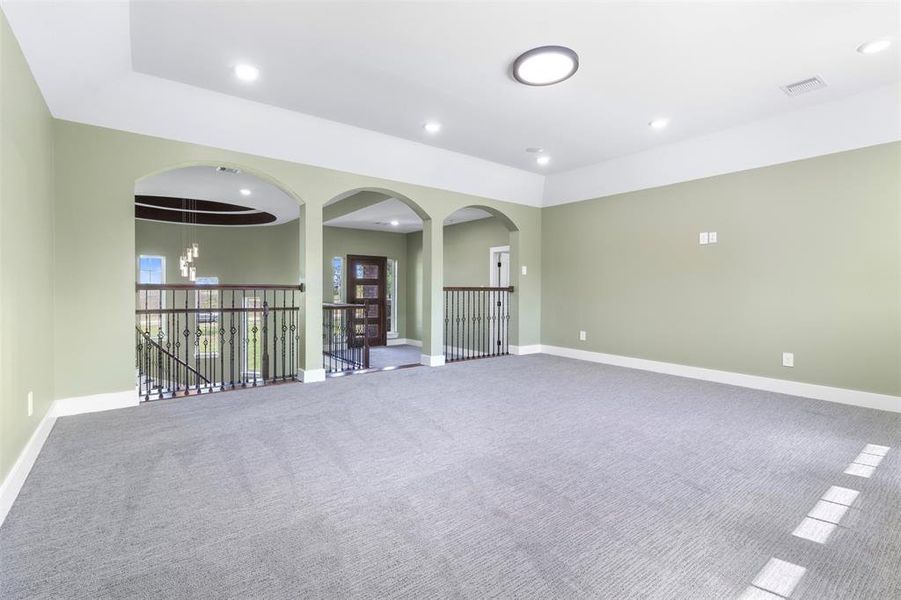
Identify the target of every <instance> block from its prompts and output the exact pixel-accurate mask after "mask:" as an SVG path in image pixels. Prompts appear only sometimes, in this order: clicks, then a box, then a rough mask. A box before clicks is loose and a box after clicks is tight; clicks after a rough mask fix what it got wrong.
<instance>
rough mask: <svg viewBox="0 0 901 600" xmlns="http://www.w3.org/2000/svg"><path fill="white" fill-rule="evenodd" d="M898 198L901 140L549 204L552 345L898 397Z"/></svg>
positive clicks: (546, 313) (546, 291) (548, 340)
mask: <svg viewBox="0 0 901 600" xmlns="http://www.w3.org/2000/svg"><path fill="white" fill-rule="evenodd" d="M899 204H901V144H899V143H895V144H887V145H882V146H876V147H871V148H865V149H862V150H855V151H851V152H843V153H839V154H833V155H829V156H822V157H818V158H813V159H809V160H803V161H799V162H792V163H787V164H782V165H778V166H773V167H766V168H761V169H754V170H750V171H745V172H741V173H733V174H729V175H723V176H719V177H712V178H709V179H702V180H698V181H692V182H688V183H681V184H677V185H671V186H666V187H661V188H656V189H650V190H644V191H639V192H633V193H628V194H621V195H617V196H611V197H606V198H601V199H596V200H590V201H586V202H579V203H574V204H566V205H563V206H557V207H553V208H548V209H545V210H544V211H543V213H542V238H543V241H542V248H543V256H542V273H543V286H542V311H541V314H542V319H543V320H542V335H541V338H542V343H544V344H550V345H557V346H567V347H571V348H578V349H583V350H591V351H597V352H605V353H610V354H618V355H625V356H633V357H639V358H645V359H652V360H658V361H665V362H672V363H680V364H685V365H694V366H700V367H708V368H712V369H722V370H726V371H734V372H739V373H748V374H753V375H762V376H766V377H774V378H780V379H791V380H797V381H803V382H810V383H817V384H823V385H828V386H837V387H842V388H851V389H857V390H866V391H872V392H881V393H886V394H894V395H898V394H899V393H901V380H899V377H901V375H899V373H901V348H899V344H901V339H899V335H901V334H899V326H901V315H899V311H901V296H899V294H901V292H899V289H901V272H899V271H901V244H899V231H901V226H899V225H901V219H899V211H901V207H899ZM702 231H716V232H717V233H718V239H719V242H718V243H717V244H715V245H707V246H701V245H699V244H698V234H699V233H700V232H702ZM579 330H585V331H587V332H588V340H587V341H586V342H579V341H578V332H579ZM783 351H786V352H794V353H795V367H794V368H785V367H782V366H781V358H782V352H783Z"/></svg>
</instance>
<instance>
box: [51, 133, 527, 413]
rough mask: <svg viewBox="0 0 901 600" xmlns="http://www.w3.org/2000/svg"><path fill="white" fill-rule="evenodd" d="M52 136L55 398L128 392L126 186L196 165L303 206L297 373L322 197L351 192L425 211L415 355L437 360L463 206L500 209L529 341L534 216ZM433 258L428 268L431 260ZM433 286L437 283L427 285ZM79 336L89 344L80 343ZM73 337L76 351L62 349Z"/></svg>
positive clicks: (108, 139) (163, 143) (337, 179)
mask: <svg viewBox="0 0 901 600" xmlns="http://www.w3.org/2000/svg"><path fill="white" fill-rule="evenodd" d="M54 126H55V129H54V136H55V140H54V141H55V152H56V156H55V164H56V190H57V194H56V222H55V226H56V235H55V242H56V253H55V259H56V272H55V285H56V295H57V297H58V298H64V299H65V302H60V303H58V304H57V307H56V317H57V318H56V323H57V327H56V331H55V336H54V339H53V348H54V356H55V360H56V369H55V373H54V379H55V385H56V389H55V393H56V396H57V397H60V398H66V397H71V396H83V395H88V394H97V393H103V392H115V391H123V390H128V389H132V388H133V387H134V381H133V377H134V357H133V356H132V352H133V346H134V339H133V333H132V332H133V317H134V315H133V312H132V311H133V307H134V269H135V266H134V248H135V237H134V236H135V228H134V213H133V200H132V198H133V193H134V185H135V181H136V180H137V179H140V178H142V177H145V176H147V175H151V174H154V173H157V172H160V171H164V170H167V169H172V168H177V167H182V166H188V165H196V164H209V165H222V164H226V165H233V166H236V167H238V168H241V169H243V170H244V171H245V172H249V173H253V174H256V175H258V176H261V177H263V178H264V179H267V180H270V181H272V182H273V183H275V184H277V185H280V186H281V187H282V188H283V189H285V190H286V191H287V192H288V193H289V194H292V195H294V196H295V197H297V198H299V199H300V201H302V202H304V204H303V206H302V207H301V218H300V220H299V221H298V229H299V230H300V239H301V240H302V243H301V248H300V258H299V264H300V271H301V281H302V282H304V283H305V284H306V286H307V294H305V295H304V310H303V319H304V323H303V329H304V331H305V337H306V341H307V346H306V350H305V352H304V355H303V356H302V357H301V365H302V367H303V368H304V369H308V370H311V369H320V368H321V337H322V336H321V332H322V310H321V300H322V297H323V289H322V286H323V282H324V279H325V278H324V275H323V267H324V255H323V249H322V237H323V225H322V209H323V206H324V205H325V204H326V203H328V202H329V201H330V200H331V199H333V198H335V197H338V196H339V195H342V194H346V193H348V192H351V191H353V190H371V191H381V192H385V193H388V194H390V195H391V196H394V197H400V198H406V199H409V200H411V201H412V202H414V203H415V204H416V205H417V206H418V207H419V208H420V210H421V211H422V212H423V213H425V216H426V220H425V222H424V227H425V234H424V236H423V237H424V239H425V240H426V244H425V245H424V246H423V251H422V254H423V256H422V272H423V276H422V277H423V294H422V296H423V297H422V303H421V307H422V308H421V310H422V312H423V314H422V320H423V322H425V323H428V327H424V328H423V331H422V336H421V337H422V339H423V344H424V353H428V354H431V355H436V354H440V353H441V351H442V341H441V339H440V337H439V336H440V334H441V333H442V329H443V307H442V306H441V303H442V301H443V298H442V292H441V285H440V282H441V281H443V278H442V271H443V261H442V260H441V259H440V257H441V256H442V254H443V227H442V226H441V224H442V223H443V222H444V219H445V218H446V217H447V216H448V215H449V214H451V213H453V212H454V211H456V210H458V209H459V208H463V207H465V206H482V207H487V208H489V209H492V210H498V211H501V212H503V213H504V214H506V215H507V216H508V217H509V218H510V219H512V220H513V222H515V223H516V224H517V226H518V227H519V231H518V232H517V235H516V238H517V239H516V248H517V250H515V251H514V259H513V261H514V264H516V260H518V259H517V258H516V256H515V255H516V252H519V253H520V255H519V259H520V260H521V261H522V262H523V263H525V264H528V265H529V275H528V277H522V278H520V277H519V276H518V270H514V285H516V286H517V294H516V295H517V296H518V298H517V300H516V302H517V303H518V306H516V307H515V310H517V311H519V312H517V313H516V314H517V315H518V318H519V323H518V336H519V338H521V339H522V340H523V341H522V342H521V343H527V344H537V343H538V341H539V340H538V335H539V327H538V323H539V316H540V299H539V294H540V282H541V270H540V221H541V216H540V210H539V209H537V208H533V207H528V206H524V205H521V204H513V203H507V202H499V201H496V200H491V199H487V198H478V197H474V196H468V195H465V194H459V193H454V192H449V191H445V190H437V189H433V188H427V187H423V186H416V185H411V184H406V183H401V182H395V181H387V180H382V179H378V178H374V177H368V176H364V175H356V174H352V173H344V172H340V171H332V170H329V169H323V168H319V167H313V166H309V165H301V164H297V163H290V162H287V161H280V160H275V159H269V158H263V157H259V156H253V155H248V154H241V153H237V152H231V151H227V150H222V149H218V148H210V147H206V146H198V145H194V144H187V143H183V142H177V141H173V140H165V139H160V138H153V137H148V136H142V135H137V134H133V133H127V132H122V131H114V130H110V129H103V128H99V127H93V126H90V125H80V124H75V123H70V122H65V121H56V122H55V123H54ZM433 223H437V224H438V225H437V226H435V225H433ZM98 240H102V243H98ZM432 256H435V257H436V258H437V260H434V261H433V260H431V257H432ZM432 280H435V281H436V284H435V285H433V286H431V287H430V286H429V282H431V281H432ZM85 331H89V332H90V335H89V336H85V335H84V332H85ZM408 335H409V334H408ZM76 338H77V339H78V340H79V344H78V345H77V346H75V345H73V344H71V343H68V341H69V340H72V339H76Z"/></svg>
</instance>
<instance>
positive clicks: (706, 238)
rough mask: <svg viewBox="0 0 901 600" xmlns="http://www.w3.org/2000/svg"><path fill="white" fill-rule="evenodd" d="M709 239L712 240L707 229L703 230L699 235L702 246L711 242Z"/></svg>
mask: <svg viewBox="0 0 901 600" xmlns="http://www.w3.org/2000/svg"><path fill="white" fill-rule="evenodd" d="M709 240H710V235H709V234H708V233H707V232H706V231H702V232H701V233H700V234H699V235H698V243H699V244H701V245H702V246H703V245H704V244H707V243H709Z"/></svg>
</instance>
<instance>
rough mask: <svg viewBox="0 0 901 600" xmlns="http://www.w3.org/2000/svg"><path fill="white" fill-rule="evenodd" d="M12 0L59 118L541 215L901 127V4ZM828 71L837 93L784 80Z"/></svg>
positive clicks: (887, 136)
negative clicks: (560, 78) (522, 67)
mask: <svg viewBox="0 0 901 600" xmlns="http://www.w3.org/2000/svg"><path fill="white" fill-rule="evenodd" d="M0 6H2V9H3V11H4V12H5V13H6V15H7V17H8V19H9V21H10V25H11V26H12V29H13V32H14V34H15V35H16V38H17V40H18V41H19V43H20V45H21V46H22V49H23V51H24V53H25V56H26V59H27V60H28V63H29V66H30V67H31V70H32V72H33V73H34V76H35V79H36V80H37V82H38V85H39V86H40V88H41V91H42V92H43V94H44V98H45V100H46V101H47V104H48V106H49V108H50V111H51V113H52V114H53V115H54V116H55V117H57V118H59V119H64V120H69V121H75V122H79V123H87V124H91V125H97V126H101V127H108V128H112V129H119V130H124V131H131V132H136V133H141V134H144V135H151V136H156V137H162V138H168V139H174V140H181V141H186V142H191V143H196V144H203V145H208V146H214V147H219V148H225V149H230V150H236V151H239V152H246V153H250V154H256V155H260V156H268V157H272V158H278V159H282V160H288V161H293V162H298V163H304V164H310V165H317V166H322V167H326V168H330V169H335V170H341V171H348V172H354V173H360V174H363V175H371V176H374V177H380V178H383V179H388V180H397V181H404V182H408V183H413V184H419V185H425V186H430V187H434V188H439V189H446V190H453V191H456V192H461V193H465V194H471V195H475V196H483V197H488V198H495V199H499V200H506V201H509V202H515V203H520V204H527V205H532V206H541V205H547V204H548V203H552V204H557V203H562V202H571V201H576V200H582V199H586V198H590V197H597V196H602V195H605V194H608V193H618V192H622V191H629V190H631V189H642V188H643V187H647V186H649V185H662V184H667V183H675V182H678V181H686V180H689V179H693V178H698V177H705V176H711V175H715V174H720V173H725V172H732V171H736V170H743V169H748V168H754V167H757V166H764V165H766V164H774V163H776V162H785V161H789V160H798V159H801V158H807V157H810V156H817V155H820V154H824V153H829V152H836V151H841V150H846V149H851V148H855V147H863V146H866V145H872V144H876V143H883V142H885V141H892V140H896V139H901V109H899V106H901V101H899V100H901V85H899V81H901V77H899V75H901V68H899V42H901V40H899V37H901V36H899V14H898V12H899V4H898V3H897V2H883V3H873V2H812V1H811V2H794V3H792V2H779V3H770V2H756V3H755V2H726V1H723V2H709V3H685V2H668V3H653V4H650V3H639V2H598V3H571V2H535V3H523V2H492V3H488V2H448V3H430V2H429V3H426V2H423V3H396V2H364V3H348V2H342V1H339V0H335V1H333V2H293V3H292V2H265V1H258V2H247V1H237V0H236V1H230V2H214V1H205V2H135V3H132V2H128V1H123V0H105V1H103V2H93V1H87V0H60V1H53V0H48V1H42V2H33V1H25V0H0ZM886 35H889V36H893V37H894V40H895V42H896V43H895V45H894V46H893V47H892V48H891V49H890V50H888V51H886V52H884V53H881V54H877V55H874V56H862V55H860V54H858V53H857V52H855V51H854V48H855V47H856V46H857V45H858V44H859V43H861V42H863V41H866V40H870V39H873V38H878V37H882V36H886ZM547 43H557V44H566V45H570V46H572V47H573V48H575V49H576V50H577V51H578V52H579V53H580V56H581V63H582V68H581V69H580V71H579V72H578V73H577V74H576V75H575V76H574V77H573V78H571V79H570V80H568V81H566V82H564V83H562V84H560V85H557V86H551V87H547V88H530V87H525V86H521V85H518V84H515V83H513V82H512V80H511V79H510V78H509V76H508V74H507V72H506V70H507V68H508V66H509V62H510V61H511V60H512V59H513V57H515V55H516V54H517V53H518V52H520V51H522V50H524V49H526V48H528V47H532V46H535V45H539V44H547ZM237 60H248V61H253V62H254V63H255V64H257V65H258V66H259V67H260V69H261V77H260V80H259V81H258V82H257V83H256V84H254V85H252V86H239V85H238V83H237V82H236V81H235V80H234V79H233V78H232V76H231V74H230V70H229V68H230V67H231V66H232V65H233V64H234V63H235V61H237ZM811 75H820V76H822V77H823V78H824V79H825V80H826V81H827V82H828V83H829V84H830V85H829V87H828V88H827V89H825V90H822V91H819V92H814V93H811V94H808V95H805V96H800V97H797V98H788V97H786V96H785V95H784V94H782V92H781V91H780V90H779V89H778V88H779V86H780V85H783V84H785V83H788V82H790V81H795V80H799V79H803V78H806V77H808V76H811ZM873 94H875V95H873ZM300 111H305V112H300ZM658 115H665V116H668V117H670V118H671V119H672V122H671V125H670V127H669V128H668V129H666V130H663V131H652V130H651V129H649V128H648V127H647V126H646V123H647V121H648V120H650V118H652V117H655V116H658ZM426 118H436V119H439V120H441V121H442V122H443V124H444V129H443V131H442V132H441V133H440V134H439V135H438V136H434V137H429V136H426V135H425V134H424V133H423V132H422V130H421V127H420V126H421V123H422V121H424V120H425V119H426ZM741 140H746V141H745V142H742V141H741ZM536 145H540V146H543V147H545V148H547V150H548V152H549V153H551V154H552V155H553V157H554V160H553V162H552V164H551V165H550V166H549V167H548V168H547V169H539V168H537V167H536V166H535V164H534V163H533V162H532V158H531V157H529V156H528V155H527V154H526V153H525V152H524V148H525V147H526V146H536ZM711 159H712V160H711ZM502 163H503V164H502ZM508 165H514V166H513V167H511V166H508ZM580 165H587V166H584V167H581V168H577V169H573V167H578V166H580ZM568 169H572V170H568ZM549 195H550V198H549Z"/></svg>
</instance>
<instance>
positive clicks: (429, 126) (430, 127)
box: [422, 121, 441, 133]
mask: <svg viewBox="0 0 901 600" xmlns="http://www.w3.org/2000/svg"><path fill="white" fill-rule="evenodd" d="M422 128H423V129H425V130H426V132H427V133H438V132H439V131H441V123H439V122H438V121H426V122H425V125H423V126H422Z"/></svg>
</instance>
